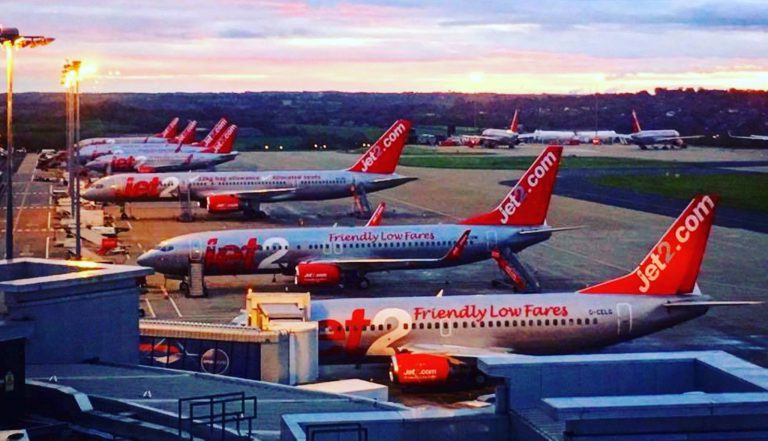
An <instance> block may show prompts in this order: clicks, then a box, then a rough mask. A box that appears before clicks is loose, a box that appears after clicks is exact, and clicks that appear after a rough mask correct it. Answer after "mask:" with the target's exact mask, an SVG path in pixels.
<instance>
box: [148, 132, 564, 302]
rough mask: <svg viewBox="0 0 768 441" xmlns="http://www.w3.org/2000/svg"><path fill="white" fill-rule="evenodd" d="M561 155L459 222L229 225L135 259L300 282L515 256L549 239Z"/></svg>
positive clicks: (168, 267)
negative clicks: (192, 263)
mask: <svg viewBox="0 0 768 441" xmlns="http://www.w3.org/2000/svg"><path fill="white" fill-rule="evenodd" d="M561 154H562V147H561V146H550V147H547V148H546V149H545V150H544V151H543V152H542V153H541V155H540V156H539V157H538V158H537V159H536V161H535V162H534V163H533V164H532V165H531V167H530V168H529V169H528V171H526V172H525V174H524V175H523V176H522V177H521V178H520V180H519V181H518V183H517V185H515V186H514V187H513V188H512V190H511V191H510V192H509V194H507V195H506V196H505V197H504V199H502V201H501V202H500V203H499V205H498V206H497V207H496V208H494V209H493V210H491V211H489V212H487V213H484V214H480V215H477V216H473V217H470V218H468V219H465V220H463V221H461V222H459V223H457V224H432V225H395V226H375V227H373V228H371V227H369V226H365V227H330V228H274V229H249V230H226V231H211V232H203V233H193V234H186V235H183V236H178V237H175V238H172V239H168V240H164V241H163V242H161V243H160V244H159V245H158V246H157V247H156V248H155V249H153V250H151V251H148V252H146V253H144V254H142V255H141V256H140V257H139V258H138V260H137V263H138V264H139V265H144V266H150V267H152V268H154V269H155V271H157V272H160V273H164V274H166V275H172V276H184V275H186V274H189V264H190V256H193V257H192V260H195V259H197V260H198V261H200V262H202V263H203V265H204V270H203V272H204V274H206V275H229V274H265V273H266V274H275V273H279V274H285V275H292V274H293V275H295V282H296V284H297V285H302V286H318V285H326V286H328V285H339V284H351V283H355V284H357V286H358V287H360V288H363V289H364V288H367V287H368V286H369V284H370V282H369V281H368V279H367V278H366V277H365V276H366V274H367V273H371V272H377V271H389V270H401V269H424V268H441V267H449V266H456V265H463V264H468V263H473V262H478V261H481V260H486V259H491V258H492V253H493V252H494V251H497V252H498V251H501V252H502V253H503V255H504V258H505V259H506V260H507V261H509V260H514V261H516V257H515V255H514V253H517V252H519V251H521V250H523V249H525V248H527V247H529V246H531V245H534V244H536V243H539V242H542V241H544V240H547V239H548V238H549V236H550V235H551V234H552V232H553V231H558V230H563V229H564V228H559V229H558V228H552V227H550V226H548V225H547V224H546V223H545V219H546V216H547V210H548V208H549V202H550V199H551V195H552V189H553V187H554V185H555V179H556V176H557V169H558V165H559V163H560V156H561Z"/></svg>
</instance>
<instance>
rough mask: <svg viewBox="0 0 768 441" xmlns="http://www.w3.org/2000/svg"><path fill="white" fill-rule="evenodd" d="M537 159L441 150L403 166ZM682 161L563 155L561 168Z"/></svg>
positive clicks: (485, 166)
mask: <svg viewBox="0 0 768 441" xmlns="http://www.w3.org/2000/svg"><path fill="white" fill-rule="evenodd" d="M534 159H536V157H534V156H496V155H490V156H489V155H467V154H452V153H439V154H433V155H407V156H406V155H404V156H403V157H402V158H401V159H400V165H410V166H413V167H429V168H456V169H481V170H525V169H527V168H528V167H529V166H530V165H531V163H532V162H533V161H534ZM681 165H686V164H683V163H676V162H666V161H654V160H648V159H632V158H626V159H625V158H593V157H587V156H567V157H564V158H563V160H562V162H561V164H560V167H561V168H608V167H679V166H681Z"/></svg>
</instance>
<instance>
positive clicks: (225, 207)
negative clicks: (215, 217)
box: [206, 194, 241, 213]
mask: <svg viewBox="0 0 768 441" xmlns="http://www.w3.org/2000/svg"><path fill="white" fill-rule="evenodd" d="M206 205H207V207H208V212H209V213H231V212H233V211H240V209H241V208H240V197H239V196H237V195H230V194H225V195H218V196H208V197H207V198H206Z"/></svg>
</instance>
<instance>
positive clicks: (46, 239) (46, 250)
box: [45, 236, 51, 259]
mask: <svg viewBox="0 0 768 441" xmlns="http://www.w3.org/2000/svg"><path fill="white" fill-rule="evenodd" d="M50 244H51V238H50V237H47V236H46V238H45V258H46V259H47V258H48V256H49V253H48V251H49V250H50Z"/></svg>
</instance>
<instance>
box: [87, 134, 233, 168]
mask: <svg viewBox="0 0 768 441" xmlns="http://www.w3.org/2000/svg"><path fill="white" fill-rule="evenodd" d="M236 136H237V126H236V125H234V124H233V125H231V126H229V128H227V130H226V131H225V132H224V133H222V134H221V135H220V136H216V137H215V140H214V141H213V142H212V143H210V144H208V139H209V138H210V137H206V140H204V144H205V145H206V146H207V147H206V148H204V149H200V148H193V149H192V150H191V151H190V150H186V151H183V149H182V146H178V147H177V148H176V149H175V150H169V149H166V148H160V149H157V148H153V147H152V148H151V147H147V148H139V147H136V148H133V149H126V151H123V150H122V149H121V148H115V150H114V152H113V153H112V154H108V155H101V156H97V157H96V159H94V160H92V161H90V162H87V163H86V164H85V168H86V169H88V170H90V171H95V172H100V173H104V174H108V175H111V174H113V173H125V172H135V173H160V172H170V171H189V170H200V169H209V168H211V167H213V166H215V165H218V164H223V163H225V162H229V161H232V160H234V159H235V158H236V157H237V155H238V152H233V151H232V145H233V144H234V141H235V137H236Z"/></svg>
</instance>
